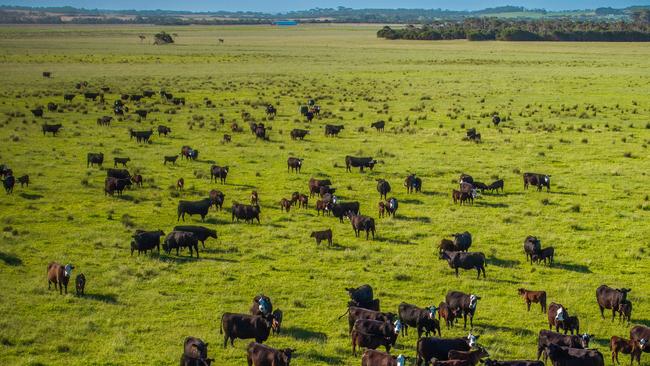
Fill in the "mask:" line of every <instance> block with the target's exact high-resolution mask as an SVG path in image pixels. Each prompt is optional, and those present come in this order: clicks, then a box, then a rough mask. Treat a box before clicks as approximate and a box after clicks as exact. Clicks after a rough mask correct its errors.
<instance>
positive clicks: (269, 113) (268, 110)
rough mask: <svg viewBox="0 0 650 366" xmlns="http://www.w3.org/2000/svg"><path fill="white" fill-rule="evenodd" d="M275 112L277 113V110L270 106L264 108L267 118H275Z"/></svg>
mask: <svg viewBox="0 0 650 366" xmlns="http://www.w3.org/2000/svg"><path fill="white" fill-rule="evenodd" d="M277 112H278V110H277V109H276V108H275V107H274V106H272V105H271V104H269V105H267V106H266V115H267V116H268V117H269V118H274V117H275V114H276V113H277Z"/></svg>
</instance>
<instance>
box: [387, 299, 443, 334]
mask: <svg viewBox="0 0 650 366" xmlns="http://www.w3.org/2000/svg"><path fill="white" fill-rule="evenodd" d="M398 311H399V320H400V321H401V322H402V335H407V336H408V327H409V326H410V327H414V328H416V329H417V331H418V339H420V338H421V337H422V332H423V331H424V332H426V336H427V337H428V336H429V333H430V332H432V331H433V334H434V335H435V333H436V330H437V331H438V335H439V336H440V335H441V333H440V323H439V322H438V321H437V320H436V319H435V318H434V314H435V312H436V307H435V306H430V307H428V308H426V309H421V308H419V307H417V306H415V305H412V304H407V303H405V302H403V303H401V304H399V307H398Z"/></svg>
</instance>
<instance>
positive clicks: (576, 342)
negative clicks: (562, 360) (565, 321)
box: [537, 329, 593, 361]
mask: <svg viewBox="0 0 650 366" xmlns="http://www.w3.org/2000/svg"><path fill="white" fill-rule="evenodd" d="M591 337H593V335H589V334H586V333H585V334H583V335H563V334H560V333H556V332H552V331H550V330H544V329H542V330H540V331H539V335H538V337H537V359H538V360H539V358H540V357H541V355H542V352H543V353H544V361H546V358H547V357H548V355H547V353H546V349H547V347H548V346H549V345H551V344H556V345H558V346H566V347H571V348H587V347H589V341H590V340H591Z"/></svg>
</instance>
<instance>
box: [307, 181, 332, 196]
mask: <svg viewBox="0 0 650 366" xmlns="http://www.w3.org/2000/svg"><path fill="white" fill-rule="evenodd" d="M330 185H332V182H331V181H330V180H329V179H320V180H319V179H314V178H313V177H312V178H309V197H313V196H314V194H319V193H320V188H321V187H324V186H330Z"/></svg>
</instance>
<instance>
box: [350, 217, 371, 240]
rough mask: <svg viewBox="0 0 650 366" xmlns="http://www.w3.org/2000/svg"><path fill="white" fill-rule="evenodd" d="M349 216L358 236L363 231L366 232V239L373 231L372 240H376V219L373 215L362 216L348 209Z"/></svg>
mask: <svg viewBox="0 0 650 366" xmlns="http://www.w3.org/2000/svg"><path fill="white" fill-rule="evenodd" d="M347 216H348V218H349V219H350V222H351V223H352V229H353V230H354V235H355V236H356V237H357V238H358V237H359V234H360V233H361V231H365V232H366V240H368V236H369V234H370V233H372V240H375V220H374V219H373V218H372V217H368V216H362V215H358V214H354V213H352V212H350V211H348V215H347Z"/></svg>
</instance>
